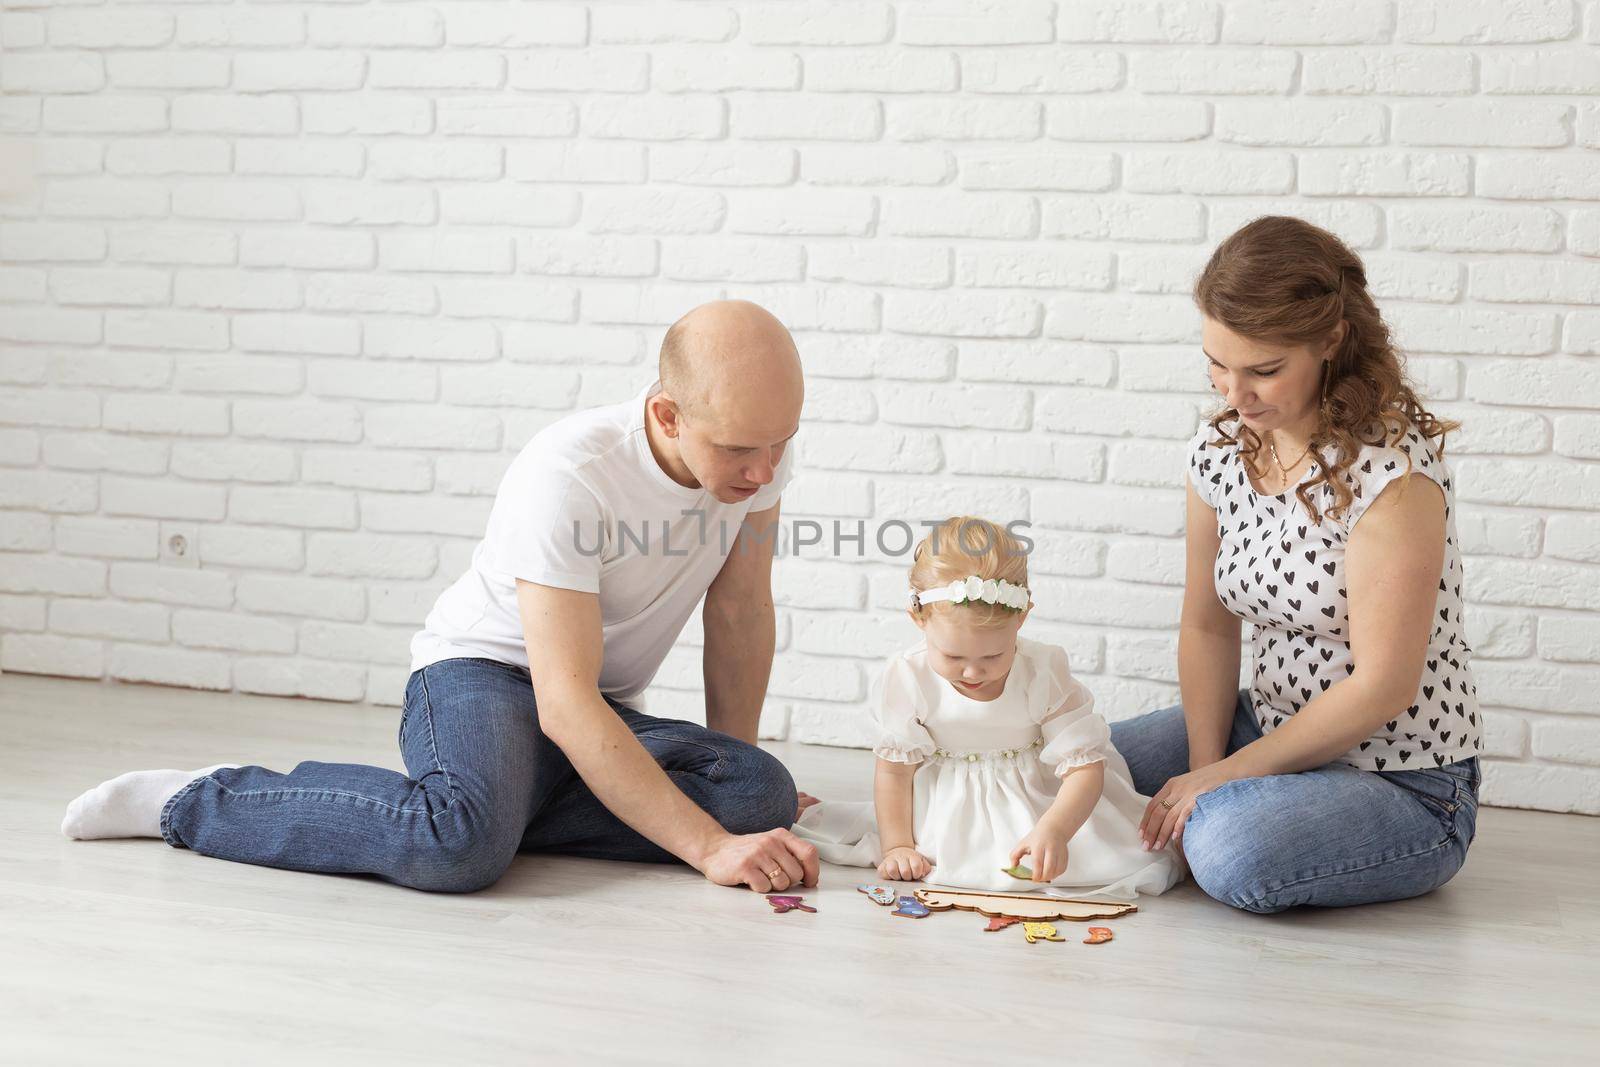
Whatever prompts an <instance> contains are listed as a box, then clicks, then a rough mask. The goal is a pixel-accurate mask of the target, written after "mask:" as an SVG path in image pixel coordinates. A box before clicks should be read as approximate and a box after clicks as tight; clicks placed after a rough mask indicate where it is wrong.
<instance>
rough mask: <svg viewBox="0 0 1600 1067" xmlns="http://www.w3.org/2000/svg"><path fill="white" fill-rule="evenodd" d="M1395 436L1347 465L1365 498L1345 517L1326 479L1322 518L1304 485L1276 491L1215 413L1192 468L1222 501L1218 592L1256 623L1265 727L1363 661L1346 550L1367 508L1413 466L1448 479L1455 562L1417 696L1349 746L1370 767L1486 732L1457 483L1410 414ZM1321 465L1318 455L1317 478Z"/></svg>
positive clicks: (1215, 505) (1402, 763)
mask: <svg viewBox="0 0 1600 1067" xmlns="http://www.w3.org/2000/svg"><path fill="white" fill-rule="evenodd" d="M1226 428H1227V430H1228V432H1229V434H1230V435H1235V434H1237V432H1238V429H1237V424H1236V423H1235V424H1230V425H1228V426H1227V427H1226ZM1389 441H1390V442H1391V443H1390V444H1388V445H1383V446H1374V445H1366V446H1364V447H1363V448H1362V450H1361V454H1360V455H1359V456H1357V457H1356V461H1355V463H1354V464H1352V465H1351V467H1350V468H1349V469H1348V471H1346V473H1345V477H1346V480H1347V484H1348V485H1349V486H1350V488H1351V491H1352V492H1353V493H1354V494H1355V499H1354V500H1353V501H1352V502H1351V504H1350V507H1349V509H1348V511H1346V513H1345V514H1344V515H1343V516H1341V518H1339V519H1337V520H1335V519H1330V518H1328V516H1327V514H1326V511H1327V509H1328V508H1329V507H1331V506H1332V504H1333V494H1332V491H1331V490H1329V489H1328V488H1327V487H1326V486H1324V487H1321V488H1320V489H1318V490H1314V492H1320V493H1321V494H1323V496H1322V497H1321V498H1320V499H1318V504H1319V505H1320V506H1321V507H1322V509H1323V511H1324V514H1323V518H1322V521H1321V522H1319V523H1313V522H1312V521H1311V516H1310V515H1308V514H1307V513H1306V510H1305V508H1304V507H1303V506H1301V504H1300V501H1299V500H1298V499H1296V498H1295V496H1294V492H1293V490H1288V491H1285V492H1283V493H1279V494H1278V495H1276V496H1264V495H1262V494H1260V493H1257V492H1256V491H1255V489H1254V487H1253V486H1252V485H1251V484H1250V478H1249V476H1248V475H1247V473H1246V471H1245V464H1244V461H1243V459H1242V458H1241V457H1240V456H1239V450H1238V446H1237V445H1234V444H1220V443H1217V442H1216V434H1215V433H1214V432H1213V431H1212V429H1211V427H1210V426H1209V425H1203V426H1202V427H1201V428H1200V432H1199V433H1197V434H1196V435H1195V436H1194V438H1193V440H1191V441H1190V443H1189V477H1190V480H1191V481H1192V482H1193V484H1194V487H1195V489H1196V490H1197V491H1198V492H1199V494H1200V499H1202V500H1204V501H1205V502H1206V503H1207V504H1208V505H1209V506H1210V507H1211V508H1212V510H1214V511H1215V512H1216V513H1217V533H1218V535H1219V536H1220V538H1221V541H1222V544H1221V546H1220V548H1219V549H1218V551H1217V565H1216V570H1215V572H1214V577H1215V579H1216V589H1217V597H1218V599H1220V600H1221V601H1222V604H1223V606H1225V607H1226V608H1227V609H1228V610H1229V611H1231V612H1232V613H1233V614H1235V615H1237V616H1239V617H1240V618H1241V619H1243V620H1245V621H1246V622H1248V623H1250V648H1251V654H1252V658H1253V660H1254V671H1253V673H1252V675H1251V683H1250V702H1251V705H1252V708H1253V709H1254V711H1255V716H1256V721H1257V722H1258V723H1259V724H1260V726H1261V730H1262V732H1263V733H1266V732H1267V731H1270V730H1273V729H1275V728H1276V727H1278V726H1280V725H1282V724H1283V722H1284V721H1285V720H1286V719H1288V718H1289V716H1291V715H1293V714H1294V713H1295V712H1297V711H1299V710H1300V709H1301V708H1303V707H1305V705H1307V704H1309V703H1310V702H1311V701H1312V700H1313V699H1314V698H1316V697H1318V696H1320V695H1321V694H1322V693H1324V692H1326V691H1327V690H1328V689H1329V688H1330V687H1331V686H1333V685H1335V684H1337V683H1338V682H1340V681H1343V680H1344V679H1345V678H1347V677H1349V676H1350V675H1351V674H1352V673H1353V672H1354V671H1355V664H1354V663H1353V662H1352V660H1351V656H1350V603H1349V600H1348V599H1347V595H1346V591H1345V576H1344V553H1345V544H1346V542H1347V541H1348V539H1349V537H1350V533H1351V531H1352V530H1354V529H1355V527H1356V524H1357V523H1358V522H1360V521H1361V516H1362V515H1363V514H1365V513H1366V509H1367V508H1368V507H1369V506H1371V504H1372V502H1373V501H1374V500H1376V499H1377V497H1378V494H1379V493H1381V492H1383V489H1384V487H1385V486H1387V485H1388V484H1389V483H1390V482H1392V481H1395V480H1396V479H1398V478H1402V477H1404V476H1406V475H1407V474H1408V473H1413V474H1422V475H1426V476H1427V477H1428V478H1431V479H1432V480H1433V481H1435V482H1437V483H1438V484H1439V487H1440V488H1441V489H1443V490H1444V499H1445V552H1444V565H1443V569H1442V570H1441V572H1440V574H1439V589H1438V595H1437V600H1436V601H1435V603H1434V612H1433V624H1434V625H1433V633H1432V636H1431V637H1430V638H1429V641H1428V653H1427V659H1426V661H1425V663H1424V668H1423V674H1422V684H1421V685H1420V686H1418V688H1417V693H1416V696H1415V697H1414V698H1413V700H1412V703H1411V704H1410V706H1409V707H1406V708H1397V709H1396V712H1397V714H1396V715H1395V717H1394V718H1393V719H1390V720H1389V721H1388V722H1385V723H1383V724H1382V725H1381V726H1380V727H1379V728H1378V731H1377V732H1376V733H1374V734H1373V735H1372V736H1371V737H1369V738H1367V740H1365V741H1363V742H1361V744H1360V745H1359V746H1357V747H1356V748H1353V749H1351V750H1350V751H1349V752H1347V753H1345V754H1344V755H1343V756H1341V757H1339V760H1340V762H1343V763H1347V764H1349V765H1351V766H1353V767H1359V768H1361V769H1363V770H1370V771H1384V770H1389V771H1399V770H1414V769H1416V768H1418V767H1438V766H1443V765H1444V764H1446V763H1454V762H1456V761H1457V760H1464V759H1469V758H1471V757H1473V756H1475V755H1477V754H1478V751H1479V750H1480V749H1481V748H1482V735H1483V723H1482V713H1481V712H1480V711H1479V709H1478V696H1477V693H1478V690H1477V686H1476V685H1475V684H1474V683H1473V680H1472V668H1471V658H1472V650H1471V649H1470V648H1468V647H1467V642H1466V638H1465V634H1464V628H1463V620H1462V601H1461V584H1462V577H1461V548H1460V545H1459V543H1458V540H1457V538H1456V523H1455V490H1454V488H1453V485H1454V483H1453V481H1452V479H1451V477H1450V472H1449V469H1448V468H1447V467H1446V465H1445V464H1444V462H1443V461H1442V460H1441V459H1440V458H1439V457H1438V455H1437V454H1436V453H1435V452H1434V450H1433V448H1432V445H1431V442H1429V441H1428V440H1427V439H1426V438H1425V437H1423V436H1422V435H1421V434H1420V433H1418V432H1417V431H1416V430H1414V429H1411V428H1410V427H1409V426H1408V427H1406V428H1405V433H1404V434H1403V435H1401V436H1399V437H1398V439H1397V438H1396V437H1395V435H1393V434H1391V435H1390V437H1389ZM1408 458H1409V460H1410V464H1409V467H1408V465H1407V459H1408ZM1317 470H1318V467H1317V465H1316V463H1315V461H1313V465H1312V468H1311V470H1310V471H1309V472H1308V473H1307V474H1306V478H1308V479H1309V478H1311V477H1312V476H1313V475H1315V473H1316V472H1317ZM1369 610H1370V609H1369Z"/></svg>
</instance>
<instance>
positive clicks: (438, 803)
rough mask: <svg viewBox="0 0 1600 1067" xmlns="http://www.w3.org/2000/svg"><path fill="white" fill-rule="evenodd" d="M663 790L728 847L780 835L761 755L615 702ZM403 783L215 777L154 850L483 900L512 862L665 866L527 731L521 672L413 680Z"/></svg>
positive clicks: (328, 770) (378, 776)
mask: <svg viewBox="0 0 1600 1067" xmlns="http://www.w3.org/2000/svg"><path fill="white" fill-rule="evenodd" d="M611 706H612V707H613V708H614V709H615V710H616V713H617V714H618V715H619V716H620V717H621V718H622V721H623V722H625V723H627V724H628V727H629V729H631V730H632V731H633V734H634V736H635V737H637V738H638V739H639V742H640V744H642V745H643V746H644V747H645V750H646V751H648V752H649V753H650V754H651V755H652V756H654V757H655V760H656V762H657V763H658V764H660V765H661V768H662V769H663V770H664V771H666V772H667V775H668V776H669V777H670V778H671V779H672V781H673V782H674V783H675V784H676V785H677V786H678V788H679V789H681V790H683V792H684V793H685V794H687V795H688V796H689V798H690V799H691V800H693V801H694V802H695V803H696V804H698V805H700V807H701V808H703V809H704V810H705V811H707V812H708V813H709V814H710V815H711V816H712V817H713V818H715V819H716V820H717V822H719V823H721V824H722V826H723V827H724V828H725V829H727V830H728V831H729V832H730V833H736V834H747V833H760V832H762V831H765V830H771V829H774V828H776V827H787V826H789V825H790V824H791V823H792V822H793V821H794V816H795V805H796V796H795V786H794V779H793V778H791V777H790V776H789V772H788V771H787V770H786V769H785V768H784V766H783V764H782V763H780V762H779V761H778V760H777V759H776V758H775V757H773V756H772V755H770V754H768V753H766V752H763V751H761V750H760V749H758V748H756V747H755V746H754V745H749V744H746V743H744V742H743V741H740V740H738V739H736V738H733V737H729V736H728V735H726V734H722V733H717V732H716V731H714V730H708V729H706V728H705V727H703V726H696V725H694V724H693V723H687V722H680V721H677V720H673V719H658V718H654V717H652V716H649V715H644V714H641V713H640V712H637V711H634V710H632V709H630V708H626V707H623V706H622V705H620V704H617V703H615V702H612V703H611ZM400 752H401V756H402V758H403V759H404V760H405V765H406V770H407V771H408V773H407V774H400V773H399V772H397V771H391V770H385V769H384V768H381V767H367V766H361V765H358V764H343V763H311V762H307V763H302V764H300V765H299V766H298V767H296V768H295V769H294V770H293V771H291V772H290V773H288V774H279V773H277V772H276V771H269V770H267V769H266V768H264V767H238V768H233V769H228V770H220V771H216V772H214V773H212V774H209V775H207V776H206V777H204V778H199V779H197V780H195V781H194V782H191V783H190V784H189V785H187V786H185V787H184V788H183V790H181V791H180V792H179V793H178V794H177V795H176V796H174V797H173V798H172V799H171V800H170V801H168V802H167V805H166V807H165V808H164V809H163V810H162V812H161V833H162V836H163V837H164V838H166V841H167V843H168V844H170V845H173V846H174V847H187V848H191V849H194V850H195V851H196V852H199V853H201V854H203V855H207V856H216V857H219V858H221V859H229V860H237V861H239V862H242V863H259V864H263V865H265V866H268V867H283V868H287V869H290V870H297V871H324V872H331V873H342V874H375V875H377V876H379V877H380V878H385V879H388V880H389V881H391V882H397V883H399V884H400V885H405V886H411V887H413V888H416V889H428V890H436V891H441V892H457V893H465V892H471V891H473V890H476V889H482V888H484V887H485V886H488V885H492V884H493V883H494V882H495V881H496V880H497V879H499V877H500V876H501V875H502V874H504V873H505V870H506V868H507V867H509V866H510V865H511V861H512V859H513V857H515V856H516V854H517V853H518V852H563V853H568V854H572V855H579V856H592V857H597V858H601V859H618V860H638V861H646V862H660V863H668V862H674V857H673V856H672V855H671V854H670V853H668V852H666V851H665V850H664V849H662V848H661V847H660V846H658V845H656V844H654V843H652V842H651V841H649V840H648V839H647V838H645V837H643V836H641V835H640V834H639V833H638V832H636V831H635V830H633V829H631V828H630V827H629V826H628V825H627V824H626V823H624V822H623V821H622V820H621V819H618V818H617V817H616V816H615V815H613V814H611V812H610V811H609V810H607V809H606V807H605V805H603V804H601V803H600V801H599V800H598V799H597V798H596V797H595V795H594V794H593V793H592V792H591V791H590V790H589V787H588V786H586V785H585V784H584V783H583V780H582V779H581V778H580V777H579V776H578V773H577V771H576V770H574V768H573V766H572V764H571V763H570V762H568V760H567V757H566V756H565V754H563V753H562V751H561V749H560V748H558V747H557V746H556V745H555V743H554V742H552V741H551V740H550V739H549V738H548V737H546V736H545V734H544V731H543V730H541V729H540V728H539V716H538V711H537V709H536V708H535V706H534V697H533V686H532V684H531V683H530V681H529V678H528V672H527V670H525V669H523V668H520V667H514V666H510V665H508V664H504V663H498V662H495V661H493V660H487V659H451V660H444V661H442V662H439V663H435V664H432V665H431V666H428V667H424V668H422V669H421V670H418V671H415V672H413V673H412V675H411V678H410V681H409V682H408V683H407V685H406V696H405V708H404V712H403V714H402V715H401V719H400Z"/></svg>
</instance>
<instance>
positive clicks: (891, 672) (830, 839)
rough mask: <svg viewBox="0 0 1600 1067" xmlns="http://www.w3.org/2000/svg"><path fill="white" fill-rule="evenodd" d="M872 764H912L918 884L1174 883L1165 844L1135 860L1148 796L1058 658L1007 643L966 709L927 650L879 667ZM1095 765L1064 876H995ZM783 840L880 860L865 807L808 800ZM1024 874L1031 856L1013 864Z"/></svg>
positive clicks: (1128, 889)
mask: <svg viewBox="0 0 1600 1067" xmlns="http://www.w3.org/2000/svg"><path fill="white" fill-rule="evenodd" d="M872 713H873V715H874V717H875V719H876V721H877V726H878V731H879V739H878V742H877V744H876V746H875V747H874V749H873V751H874V752H875V753H876V754H877V755H878V757H879V758H880V759H885V760H890V761H893V762H896V763H918V762H920V764H921V765H920V766H919V767H918V768H917V771H916V775H915V777H914V779H913V782H914V789H915V803H914V808H913V815H912V826H913V830H914V833H915V835H916V846H917V850H918V851H920V852H921V853H922V854H923V855H924V856H927V857H928V858H929V859H930V860H932V861H933V863H934V869H933V873H932V874H930V875H929V876H928V878H927V881H928V882H930V883H934V884H938V885H946V886H955V887H958V888H962V889H982V890H990V891H1001V892H1013V893H1028V892H1039V891H1041V890H1047V889H1052V888H1053V889H1058V890H1059V889H1067V890H1070V891H1071V893H1070V894H1063V895H1084V894H1091V893H1101V894H1106V895H1118V894H1123V895H1125V894H1130V893H1135V892H1138V893H1162V892H1165V891H1166V890H1167V889H1169V888H1171V887H1172V886H1173V885H1175V884H1176V883H1177V882H1179V881H1180V880H1181V879H1182V878H1183V866H1182V861H1181V860H1179V859H1178V856H1177V854H1176V852H1175V850H1173V849H1172V847H1171V846H1170V845H1169V846H1168V847H1167V848H1165V849H1162V850H1161V851H1158V852H1146V851H1144V848H1143V847H1142V846H1141V845H1140V843H1139V822H1140V820H1141V819H1142V818H1143V817H1144V811H1145V806H1146V804H1147V803H1148V802H1149V801H1148V798H1147V797H1143V796H1140V795H1139V793H1138V792H1137V791H1136V790H1135V789H1134V788H1133V780H1132V777H1131V776H1130V775H1129V773H1128V765H1127V763H1126V762H1125V761H1124V760H1123V758H1122V756H1121V755H1120V754H1118V752H1117V750H1116V749H1115V748H1113V747H1112V746H1111V731H1110V729H1109V728H1108V727H1107V726H1106V722H1105V720H1104V719H1102V718H1101V717H1100V716H1099V715H1097V714H1095V711H1094V697H1093V696H1092V695H1091V694H1090V693H1089V691H1088V690H1087V689H1086V688H1084V686H1083V685H1082V684H1081V683H1080V682H1079V681H1078V680H1077V679H1076V678H1074V677H1073V676H1072V673H1071V671H1070V670H1069V669H1068V664H1067V654H1066V652H1064V651H1063V650H1061V649H1060V648H1057V647H1055V646H1053V645H1045V644H1040V643H1038V642H1035V641H1028V640H1025V639H1019V640H1018V641H1017V656H1016V660H1015V661H1014V663H1013V665H1012V667H1011V673H1010V674H1009V675H1007V677H1006V683H1005V689H1004V690H1003V691H1002V693H1001V694H1000V696H998V697H996V698H995V699H994V700H989V701H981V700H973V699H972V698H971V697H968V696H966V695H964V694H962V693H960V692H958V691H957V690H956V688H955V686H953V685H951V684H950V683H949V682H947V681H945V680H944V679H943V678H941V677H939V676H938V675H937V674H935V673H934V671H933V669H932V668H931V667H929V666H928V663H927V646H926V645H924V644H918V645H917V646H916V647H914V648H911V649H908V650H907V651H905V652H903V653H900V654H899V655H897V656H894V657H893V658H892V659H890V661H889V664H888V666H887V667H886V668H885V669H884V672H883V675H882V677H881V679H880V680H879V682H878V684H877V686H876V687H875V689H874V691H873V697H872ZM1096 761H1104V763H1105V788H1104V791H1103V794H1102V796H1101V798H1100V801H1099V803H1097V804H1096V805H1095V807H1094V810H1093V812H1091V814H1090V815H1089V818H1088V820H1087V821H1086V822H1085V823H1084V824H1083V827H1082V828H1081V829H1080V830H1079V831H1078V832H1077V833H1076V834H1074V835H1073V837H1072V840H1071V841H1070V842H1069V843H1068V845H1067V869H1066V871H1065V873H1063V874H1062V875H1061V876H1060V877H1059V878H1057V879H1055V881H1053V882H1051V883H1050V886H1049V887H1046V886H1044V885H1041V884H1040V883H1037V882H1027V881H1022V880H1019V879H1016V878H1012V877H1011V876H1010V875H1008V874H1005V873H1002V871H1001V868H1003V867H1005V866H1007V865H1008V864H1009V863H1010V858H1011V850H1012V849H1013V848H1015V847H1016V846H1017V844H1018V843H1019V842H1020V841H1021V840H1022V839H1023V838H1024V837H1026V836H1027V835H1028V834H1029V833H1031V832H1032V830H1033V828H1034V825H1035V824H1036V823H1037V822H1038V821H1039V817H1040V816H1041V815H1043V814H1044V813H1045V812H1046V811H1047V810H1048V809H1049V808H1050V806H1051V805H1052V804H1053V803H1055V799H1056V794H1057V792H1058V791H1059V790H1060V788H1061V779H1060V777H1058V776H1059V775H1062V774H1065V773H1066V772H1067V771H1069V770H1071V769H1072V768H1074V767H1080V766H1083V765H1085V764H1089V763H1094V762H1096ZM794 831H795V833H796V834H798V835H799V836H801V837H803V838H804V839H806V840H807V841H810V842H812V843H813V844H815V845H816V846H817V850H818V852H819V853H820V854H821V857H822V858H823V859H824V860H827V861H828V862H830V863H840V864H845V865H847V866H857V867H875V866H877V864H878V862H879V860H880V859H882V851H881V846H880V843H879V841H878V832H877V820H876V816H875V813H874V810H873V805H872V804H870V803H827V802H824V803H821V804H817V805H814V806H813V807H811V808H809V809H808V810H807V811H806V812H805V814H804V815H803V816H802V817H801V819H800V821H799V822H798V823H797V824H796V825H795V827H794ZM1022 865H1023V866H1025V867H1026V866H1029V865H1030V860H1029V859H1028V858H1027V857H1024V858H1023V861H1022Z"/></svg>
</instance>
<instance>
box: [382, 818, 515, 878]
mask: <svg viewBox="0 0 1600 1067" xmlns="http://www.w3.org/2000/svg"><path fill="white" fill-rule="evenodd" d="M519 840H520V837H519V836H517V835H512V834H510V833H509V831H507V832H500V831H497V830H496V829H495V828H493V827H475V826H473V825H472V824H470V823H468V824H465V825H458V826H454V827H446V828H443V830H442V832H441V833H439V834H437V835H436V836H434V837H433V838H431V839H430V840H429V843H428V844H427V845H425V846H423V847H421V848H419V849H418V850H417V851H416V853H415V855H414V856H413V857H412V860H413V862H412V863H411V864H410V865H408V867H407V868H406V869H405V870H404V871H403V872H402V875H401V877H400V878H398V879H397V881H399V882H400V883H401V884H402V885H406V886H409V887H410V888H412V889H421V890H424V891H426V892H430V893H476V892H477V891H478V890H480V889H487V888H489V887H490V886H492V885H494V884H495V883H496V882H498V881H499V880H500V878H501V876H502V875H504V874H505V873H506V870H507V869H508V868H509V867H510V866H511V861H512V860H514V859H515V858H516V856H517V844H518V842H519Z"/></svg>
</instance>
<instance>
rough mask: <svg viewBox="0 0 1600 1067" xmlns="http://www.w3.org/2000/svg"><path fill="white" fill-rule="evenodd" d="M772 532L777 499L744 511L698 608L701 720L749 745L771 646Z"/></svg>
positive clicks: (774, 643) (767, 675)
mask: <svg viewBox="0 0 1600 1067" xmlns="http://www.w3.org/2000/svg"><path fill="white" fill-rule="evenodd" d="M777 534H778V505H777V504H774V505H773V506H772V507H770V508H768V509H767V510H765V511H762V512H759V513H757V514H753V515H748V516H746V518H745V521H744V528H743V529H742V530H741V532H740V535H739V538H738V540H737V541H735V543H734V546H733V549H732V551H730V552H729V553H728V558H727V559H726V560H725V561H723V564H722V570H721V571H719V572H718V574H717V577H716V580H715V581H713V582H712V583H711V587H710V588H709V589H707V590H706V602H705V608H704V609H703V611H702V612H701V619H702V621H703V622H704V623H705V634H706V644H705V651H704V654H703V659H704V663H703V667H702V669H703V671H704V674H705V687H706V725H707V726H709V727H711V729H713V730H720V731H722V732H723V733H725V734H731V735H732V736H734V737H737V738H738V739H739V740H741V741H748V742H749V743H750V744H752V745H753V744H755V743H756V733H757V730H758V728H759V726H760V723H761V705H762V704H763V703H764V702H765V700H766V697H767V682H768V679H769V678H770V677H771V675H772V653H773V651H774V649H776V648H777V633H778V631H777V622H776V619H775V618H774V615H773V608H772V556H773V552H774V549H775V548H776V542H777Z"/></svg>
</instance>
